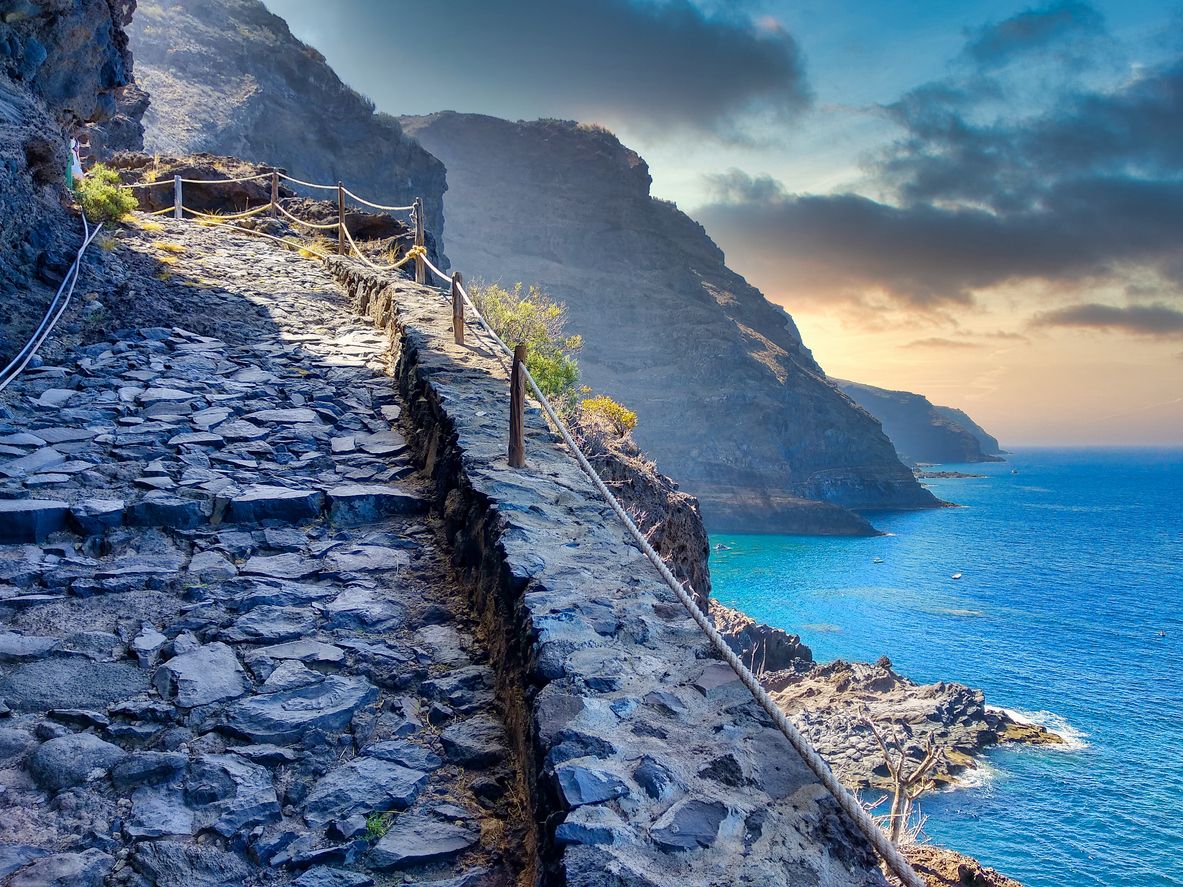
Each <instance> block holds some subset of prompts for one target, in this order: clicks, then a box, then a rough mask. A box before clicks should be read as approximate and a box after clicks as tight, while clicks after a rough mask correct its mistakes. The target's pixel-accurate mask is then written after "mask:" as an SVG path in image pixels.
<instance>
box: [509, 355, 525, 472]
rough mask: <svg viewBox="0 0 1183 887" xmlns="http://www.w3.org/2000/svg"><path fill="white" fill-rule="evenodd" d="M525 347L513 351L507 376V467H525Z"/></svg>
mask: <svg viewBox="0 0 1183 887" xmlns="http://www.w3.org/2000/svg"><path fill="white" fill-rule="evenodd" d="M525 368H526V346H525V345H517V346H515V347H514V349H513V370H512V371H511V372H510V376H509V467H510V468H525V467H526V443H525V441H524V440H523V434H524V431H525V421H526V420H525V410H526V374H525V372H524V370H525Z"/></svg>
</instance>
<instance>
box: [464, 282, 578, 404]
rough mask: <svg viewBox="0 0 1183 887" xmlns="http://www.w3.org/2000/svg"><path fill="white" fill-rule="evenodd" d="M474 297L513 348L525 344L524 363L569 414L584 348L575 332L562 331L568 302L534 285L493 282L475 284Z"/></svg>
mask: <svg viewBox="0 0 1183 887" xmlns="http://www.w3.org/2000/svg"><path fill="white" fill-rule="evenodd" d="M472 299H473V302H474V303H475V304H476V306H477V308H478V310H480V312H481V314H483V315H484V317H485V320H487V321H488V322H489V326H491V327H492V328H493V329H494V330H496V331H497V335H499V336H500V337H501V338H502V339H504V340H505V342H506V344H508V345H509V346H510V347H511V348H512V347H514V346H515V345H525V346H526V348H527V349H528V352H527V356H526V366H527V367H529V369H530V374H531V375H532V376H533V377H534V380H535V381H536V382H537V383H538V387H539V388H541V389H542V392H543V394H545V395H546V396H547V398H549V399H550V401H551V402H552V403H553V404H554V405H555V407H556V408H557V409H559V410H561V411H562V412H564V413H566V414H568V415H570V414H571V413H572V412H573V411H574V409H575V405H576V400H577V386H578V384H579V363H578V362H577V361H576V359H575V355H576V354H578V353H579V349H580V348H582V347H583V339H582V338H580V337H579V336H568V335H566V334H565V333H564V330H563V328H564V326H565V325H566V320H567V309H566V306H564V305H562V304H560V303H558V302H556V301H554V300H553V299H551V298H550V296H548V295H547V294H546V293H544V292H543V291H542V290H541V289H539V288H538V287H537V286H531V287H530V288H529V289H525V288H524V287H523V286H522V284H520V283H518V284H514V287H513V289H512V290H507V289H506V288H505V287H502V286H498V285H497V284H495V283H492V284H488V285H484V286H474V287H473V288H472Z"/></svg>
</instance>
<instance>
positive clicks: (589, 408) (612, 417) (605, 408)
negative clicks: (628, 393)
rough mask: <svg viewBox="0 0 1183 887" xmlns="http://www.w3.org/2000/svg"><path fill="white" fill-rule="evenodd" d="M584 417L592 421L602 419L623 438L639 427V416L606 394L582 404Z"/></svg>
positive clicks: (598, 395) (586, 400)
mask: <svg viewBox="0 0 1183 887" xmlns="http://www.w3.org/2000/svg"><path fill="white" fill-rule="evenodd" d="M580 408H581V409H582V410H583V415H584V416H586V417H588V418H590V419H592V420H597V419H601V420H603V421H604V422H607V423H608V425H610V426H611V427H612V429H613V430H614V431H615V432H616V433H617V434H618V435H620V436H621V437H623V436H624V435H626V434H628V433H629V432H630V431H632V430H633V429H634V428H636V427H637V414H636V413H635V412H633V411H632V410H630V409H629V408H628V407H626V406H625V405H624V404H621V403H617V402H616V401H614V400H613V399H612V398H610V397H608V395H606V394H597V395H596V396H595V397H589V398H586V399H585V400H584V401H583V403H581V404H580Z"/></svg>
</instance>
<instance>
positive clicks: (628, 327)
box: [404, 112, 936, 533]
mask: <svg viewBox="0 0 1183 887" xmlns="http://www.w3.org/2000/svg"><path fill="white" fill-rule="evenodd" d="M404 126H405V127H406V128H407V131H408V132H411V133H412V134H414V135H415V136H416V137H417V138H418V139H419V140H420V141H421V142H423V144H424V145H425V146H426V147H427V148H428V150H430V151H432V152H433V153H434V154H436V156H438V157H440V158H441V159H442V160H443V161H444V162H445V163H446V164H447V167H448V181H449V183H450V185H451V190H449V192H448V208H447V211H448V244H449V246H448V250H449V255H450V256H451V257H452V260H453V262H454V263H455V264H456V267H457V268H459V269H460V270H461V271H463V272H464V273H465V274H466V275H468V276H469V277H470V278H483V279H486V280H500V281H505V282H512V281H517V280H521V281H524V282H526V283H537V284H539V285H540V286H541V287H542V288H543V289H544V290H546V291H548V292H549V293H550V294H551V295H553V296H554V297H555V298H557V299H559V300H560V301H562V302H564V303H566V305H567V306H568V310H569V314H570V320H569V323H568V328H569V329H568V331H569V332H572V333H579V334H581V335H582V336H583V341H584V345H583V351H582V353H581V355H580V367H581V369H582V371H583V375H584V378H585V380H586V381H587V383H588V384H589V385H591V386H592V387H593V388H595V389H597V390H600V391H603V392H605V393H607V394H609V395H611V396H612V397H615V398H616V399H618V400H620V401H622V402H623V403H625V404H627V405H628V406H630V407H631V408H632V409H635V410H637V412H638V414H639V416H640V421H639V423H638V425H637V428H636V431H635V432H634V435H635V437H636V439H637V442H638V443H639V444H640V446H641V447H642V448H643V449H644V450H645V451H646V452H647V453H648V454H649V455H650V456H651V457H653V458H655V459H656V460H657V462H658V464H660V465H661V467H662V470H663V471H665V472H666V473H668V474H669V475H670V476H671V477H673V478H674V479H676V480H677V481H678V483H679V484H681V485H682V487H683V488H685V489H686V490H687V491H689V492H690V493H692V494H694V495H695V496H697V497H698V499H699V501H700V503H701V506H702V513H703V517H704V518H705V520H706V524H707V526H708V527H709V528H711V529H712V530H726V529H735V530H741V531H751V530H769V531H783V532H798V531H812V532H824V533H858V532H869V528H868V525H867V524H866V523H865V522H864V521H862V520H861V519H859V518H857V517H855V516H852V515H850V514H849V513H848V512H844V511H842V510H841V509H839V508H837V507H832V508H823V507H820V506H818V505H816V504H811V501H810V500H822V501H823V502H825V503H831V504H832V505H836V506H845V507H847V508H871V507H885V508H893V507H896V508H898V507H902V508H915V507H926V506H932V505H934V504H936V502H935V500H934V499H933V497H932V496H931V495H930V494H929V493H928V492H927V491H926V490H924V489H922V488H921V487H920V486H919V484H918V483H917V482H916V480H915V479H914V478H913V477H912V476H911V473H910V472H909V471H908V470H907V469H906V468H905V466H904V465H903V464H902V463H901V462H900V461H899V459H898V458H897V457H896V454H895V451H894V450H893V448H892V446H891V443H890V441H888V439H887V437H886V436H885V435H884V434H883V432H882V431H881V430H880V429H879V428H878V426H877V424H876V423H875V421H874V420H872V419H871V418H870V417H869V416H867V415H866V413H864V412H863V411H861V410H859V409H858V408H856V407H855V406H854V405H853V404H852V403H851V402H850V401H849V399H847V398H845V397H843V396H842V394H841V393H840V392H839V391H837V389H835V388H834V386H833V385H832V384H831V383H830V382H829V380H828V379H827V378H826V377H825V374H824V373H823V372H822V370H821V368H820V367H819V366H818V365H817V362H816V361H815V360H814V359H813V356H812V355H811V354H810V352H809V349H808V348H806V347H805V345H804V344H803V343H802V341H801V337H800V335H799V334H798V332H797V328H796V326H795V324H794V323H793V320H792V318H791V317H789V315H788V314H786V313H785V312H784V311H783V310H782V309H780V308H779V307H777V306H775V305H773V304H771V303H770V302H768V301H767V300H766V299H765V298H764V297H763V295H761V293H760V292H759V291H758V290H756V289H755V288H754V287H752V286H750V285H749V284H748V283H747V282H746V281H744V280H743V278H741V277H740V276H739V275H737V274H735V273H734V272H732V271H731V270H729V269H728V268H727V267H726V265H725V264H724V260H723V254H722V252H721V251H720V250H719V248H718V247H717V246H716V245H715V244H714V243H713V242H712V241H711V240H710V238H709V237H707V235H706V233H705V232H704V231H703V229H702V228H701V227H700V226H699V225H697V224H696V223H695V222H694V221H693V220H692V219H690V218H688V217H687V216H686V215H684V214H683V213H681V212H679V211H678V209H677V208H676V207H675V206H674V205H673V204H670V203H667V202H664V201H660V200H655V199H653V198H652V197H651V196H650V194H649V186H650V178H649V171H648V167H647V166H646V164H645V162H644V160H642V159H641V158H640V157H639V156H638V155H637V154H635V153H634V152H632V151H630V150H629V149H628V148H626V147H624V146H623V145H621V144H620V142H619V141H617V139H616V138H615V137H614V136H612V135H611V134H610V133H608V132H606V131H604V130H602V129H599V128H595V127H587V126H579V125H577V124H575V123H569V122H562V121H553V120H548V121H537V122H533V123H510V122H507V121H504V120H497V119H495V118H492V117H483V116H479V115H472V114H454V113H450V112H445V113H441V114H436V115H432V116H430V117H423V118H404Z"/></svg>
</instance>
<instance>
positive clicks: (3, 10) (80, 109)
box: [0, 0, 135, 362]
mask: <svg viewBox="0 0 1183 887" xmlns="http://www.w3.org/2000/svg"><path fill="white" fill-rule="evenodd" d="M134 7H135V3H134V0H129V2H117V0H36V2H34V0H0V362H6V361H7V360H8V359H9V358H11V357H12V356H13V354H14V353H15V352H16V351H18V350H19V349H20V348H21V346H22V345H23V344H24V342H25V340H26V339H27V336H28V333H29V332H30V329H31V327H32V326H33V325H35V324H36V323H37V321H38V320H40V316H41V313H42V312H44V310H45V308H46V305H47V304H48V302H49V300H50V298H52V296H53V291H54V289H56V287H57V285H58V283H59V282H60V281H61V279H62V277H63V276H64V274H65V273H66V270H67V268H68V267H69V265H70V263H71V262H72V261H73V257H74V256H73V253H74V250H76V249H77V247H78V244H79V242H80V240H81V223H80V222H78V221H77V219H76V217H74V216H72V215H71V213H69V212H68V210H67V209H66V206H67V196H66V191H65V169H66V154H67V144H68V137H69V133H70V132H72V131H75V130H77V129H79V128H80V127H82V126H83V125H85V124H87V123H97V122H101V121H103V120H105V119H106V118H107V116H108V115H110V114H111V113H113V112H114V111H115V93H116V91H117V90H118V89H120V88H121V87H123V86H125V85H126V84H127V83H128V80H129V78H130V75H131V57H130V55H129V54H128V52H127V38H126V35H125V34H124V32H123V23H124V22H125V21H126V19H127V16H128V15H129V14H130V11H131V10H132V9H134Z"/></svg>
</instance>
